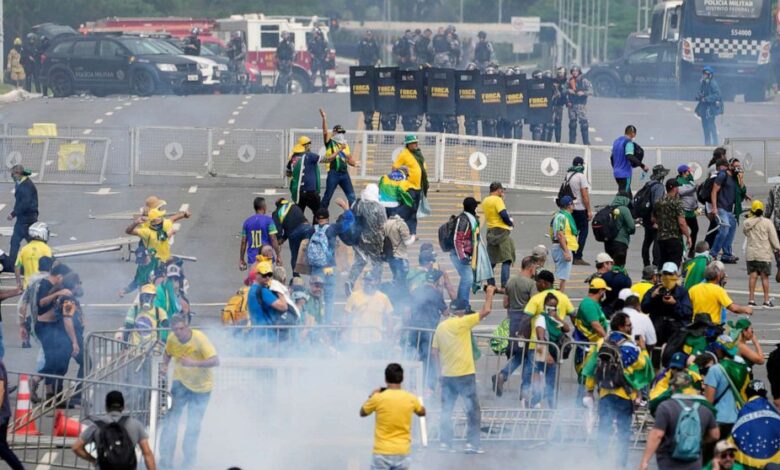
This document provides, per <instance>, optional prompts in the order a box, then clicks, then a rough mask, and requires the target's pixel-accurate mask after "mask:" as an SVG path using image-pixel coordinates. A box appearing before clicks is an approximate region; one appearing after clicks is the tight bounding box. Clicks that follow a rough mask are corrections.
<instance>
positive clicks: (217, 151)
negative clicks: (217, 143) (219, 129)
mask: <svg viewBox="0 0 780 470" xmlns="http://www.w3.org/2000/svg"><path fill="white" fill-rule="evenodd" d="M211 154H212V155H214V156H217V155H219V150H214V151H213V152H211Z"/></svg>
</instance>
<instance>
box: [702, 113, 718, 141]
mask: <svg viewBox="0 0 780 470" xmlns="http://www.w3.org/2000/svg"><path fill="white" fill-rule="evenodd" d="M701 128H702V130H703V131H704V145H712V146H715V145H718V128H717V127H716V126H715V116H711V117H706V118H705V117H702V118H701Z"/></svg>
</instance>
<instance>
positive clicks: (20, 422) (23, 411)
mask: <svg viewBox="0 0 780 470" xmlns="http://www.w3.org/2000/svg"><path fill="white" fill-rule="evenodd" d="M22 376H25V378H26V379H25V381H22V380H20V379H21V378H22ZM32 377H35V378H36V380H40V381H41V382H40V384H39V385H38V387H37V389H38V391H39V392H40V391H42V390H43V389H44V383H43V382H44V381H45V380H46V379H49V380H52V381H59V382H61V384H62V388H63V390H66V391H70V392H72V393H69V394H68V395H69V396H73V397H78V398H79V399H80V402H81V405H80V406H76V405H73V403H68V402H67V401H66V402H59V403H56V405H52V404H51V400H45V401H43V402H41V403H34V402H32V401H31V400H30V398H29V397H26V392H29V389H28V387H29V379H30V378H32ZM6 386H8V387H9V402H10V403H9V404H10V405H11V413H12V414H11V416H12V422H11V424H9V426H8V443H9V445H10V446H11V448H12V449H13V451H14V452H15V453H16V455H17V456H18V457H19V459H20V460H21V461H22V462H24V463H26V464H30V465H40V466H44V467H45V468H50V466H54V467H58V468H92V466H91V465H90V464H89V463H88V462H86V461H84V460H81V459H78V458H77V457H76V455H75V454H74V453H73V451H72V450H71V446H72V445H73V443H74V442H75V440H76V437H78V434H79V433H80V432H81V430H82V429H83V421H84V420H85V419H88V418H90V417H94V416H96V415H100V414H104V413H105V396H106V394H107V393H108V392H110V391H112V390H119V391H121V392H122V393H123V395H124V397H125V413H126V414H129V415H130V416H133V417H134V418H136V419H138V420H139V421H141V422H142V423H144V425H145V426H147V428H148V431H149V439H150V442H154V440H155V438H156V433H157V427H156V423H157V420H158V417H159V415H158V410H157V408H156V407H155V406H154V405H155V404H156V403H157V402H158V401H159V398H160V395H161V393H162V392H163V390H161V389H158V388H153V387H149V386H143V385H137V384H132V383H122V382H113V381H106V380H91V379H78V378H73V377H58V376H53V375H45V374H38V373H25V372H18V371H8V384H6ZM77 423H81V424H77ZM40 466H39V467H37V468H42V467H40Z"/></svg>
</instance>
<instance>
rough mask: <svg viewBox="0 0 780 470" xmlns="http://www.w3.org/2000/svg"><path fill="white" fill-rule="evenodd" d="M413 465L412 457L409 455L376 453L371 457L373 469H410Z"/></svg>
mask: <svg viewBox="0 0 780 470" xmlns="http://www.w3.org/2000/svg"><path fill="white" fill-rule="evenodd" d="M411 466H412V458H411V457H409V456H408V455H384V454H374V455H373V458H372V459H371V470H408V469H409V468H411Z"/></svg>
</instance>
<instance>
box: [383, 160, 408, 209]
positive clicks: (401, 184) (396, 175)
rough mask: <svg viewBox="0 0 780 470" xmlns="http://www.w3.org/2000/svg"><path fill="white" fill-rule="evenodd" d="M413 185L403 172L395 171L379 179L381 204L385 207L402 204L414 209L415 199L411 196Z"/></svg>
mask: <svg viewBox="0 0 780 470" xmlns="http://www.w3.org/2000/svg"><path fill="white" fill-rule="evenodd" d="M410 187H411V184H410V183H409V180H408V178H407V176H406V174H405V173H404V172H403V171H402V170H400V169H399V170H393V171H391V172H390V173H388V174H387V175H384V176H382V177H381V178H379V202H381V203H382V205H383V206H385V207H396V206H398V205H400V204H403V205H406V206H409V207H413V206H414V199H412V196H411V195H410V194H409V188H410Z"/></svg>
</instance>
